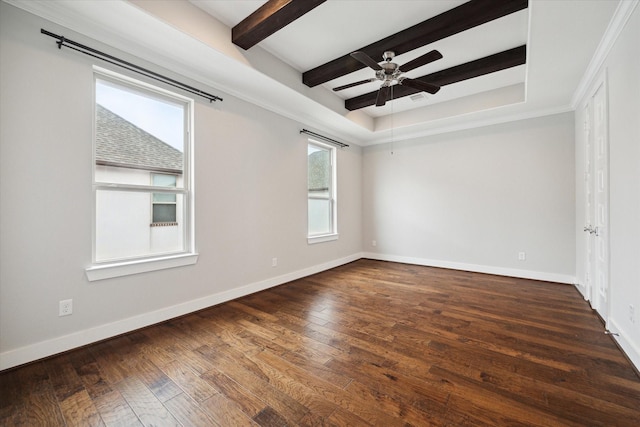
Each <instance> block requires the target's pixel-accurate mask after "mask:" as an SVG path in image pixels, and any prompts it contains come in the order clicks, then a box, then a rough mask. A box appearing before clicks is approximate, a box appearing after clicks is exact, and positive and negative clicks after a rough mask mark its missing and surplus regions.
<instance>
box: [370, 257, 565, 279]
mask: <svg viewBox="0 0 640 427" xmlns="http://www.w3.org/2000/svg"><path fill="white" fill-rule="evenodd" d="M362 257H363V258H370V259H375V260H379V261H391V262H401V263H404V264H415V265H424V266H426V267H438V268H448V269H451V270H461V271H471V272H474V273H484V274H494V275H497V276H507V277H517V278H520V279H531V280H541V281H545V282H556V283H565V284H571V285H574V284H575V283H576V278H575V277H574V276H571V275H568V274H557V273H547V272H544V271H532V270H520V269H515V268H504V267H495V266H490V265H479V264H467V263H464V262H455V261H444V260H434V259H426V258H415V257H408V256H401V255H389V254H377V253H372V252H365V253H364V254H363V255H362Z"/></svg>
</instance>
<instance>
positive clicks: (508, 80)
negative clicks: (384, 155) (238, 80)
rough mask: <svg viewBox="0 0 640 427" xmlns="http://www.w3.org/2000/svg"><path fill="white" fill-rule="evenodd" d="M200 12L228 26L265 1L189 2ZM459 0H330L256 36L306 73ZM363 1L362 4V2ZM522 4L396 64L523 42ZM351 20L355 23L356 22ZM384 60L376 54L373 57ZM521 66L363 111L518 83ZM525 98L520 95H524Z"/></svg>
mask: <svg viewBox="0 0 640 427" xmlns="http://www.w3.org/2000/svg"><path fill="white" fill-rule="evenodd" d="M190 2H191V3H193V4H195V5H196V6H198V7H199V8H201V9H202V10H204V11H205V12H207V13H209V14H210V15H212V16H213V17H215V18H217V19H219V20H220V21H221V22H223V23H224V24H225V25H227V26H229V27H230V28H231V27H233V26H235V25H237V24H238V23H239V22H240V21H242V20H243V19H244V18H246V17H247V16H249V15H250V14H251V13H252V12H253V11H255V10H256V9H257V8H259V7H260V6H261V5H262V4H264V3H266V1H253V0H247V1H234V2H231V1H219V0H190ZM463 3H465V1H464V0H429V1H415V0H410V1H406V0H404V1H403V0H391V1H387V0H377V1H367V2H363V1H362V0H328V1H327V2H325V3H323V4H321V5H320V6H318V7H316V8H315V9H313V10H312V11H311V12H309V13H307V14H306V15H304V16H302V17H301V18H299V19H297V20H296V21H294V22H293V23H291V24H289V25H287V26H286V27H284V28H283V29H281V30H280V31H278V32H276V33H275V34H273V35H271V36H270V37H268V38H266V39H265V40H263V41H262V42H260V46H261V47H262V48H264V49H265V50H266V51H268V52H269V53H271V54H273V55H274V56H276V57H277V58H279V59H281V60H282V61H284V62H285V63H287V64H288V65H290V66H292V67H293V68H295V69H296V70H297V71H299V72H300V73H302V72H304V71H308V70H310V69H312V68H315V67H317V66H319V65H322V64H324V63H326V62H329V61H331V60H333V59H335V58H338V57H341V56H342V55H345V54H348V53H350V52H353V51H355V50H358V49H360V48H362V47H364V46H367V45H369V44H371V43H373V42H375V41H378V40H380V39H382V38H384V37H386V36H390V35H392V34H395V33H397V32H399V31H402V30H404V29H406V28H408V27H411V26H413V25H415V24H418V23H420V22H422V21H425V20H426V19H429V18H431V17H434V16H436V15H439V14H441V13H443V12H446V11H447V10H450V9H452V8H454V7H456V6H459V5H461V4H463ZM365 4H366V7H363V5H365ZM528 19H529V13H528V10H526V9H525V10H522V11H519V12H516V13H513V14H511V15H507V16H505V17H503V18H500V19H497V20H495V21H492V22H489V23H486V24H484V25H481V26H478V27H475V28H473V29H471V30H468V31H465V32H463V33H459V34H456V35H454V36H451V37H447V38H446V39H443V40H440V41H438V42H436V43H432V44H430V45H427V46H423V47H421V48H418V49H415V50H413V51H411V52H407V53H405V54H403V55H398V56H396V57H395V58H394V62H396V63H397V64H400V65H402V64H403V63H406V62H408V61H410V60H412V59H414V58H417V57H418V56H420V55H422V54H425V53H427V52H429V51H431V50H433V49H436V50H438V51H439V52H440V53H442V54H443V56H444V58H442V59H441V60H439V61H436V62H433V63H431V64H428V65H426V66H422V67H419V68H416V69H414V70H412V71H410V72H408V73H406V74H405V76H406V77H410V78H416V77H420V76H423V75H426V74H429V73H432V72H436V71H439V70H443V69H446V68H449V67H453V66H456V65H459V64H464V63H466V62H469V61H473V60H475V59H480V58H483V57H485V56H489V55H492V54H495V53H499V52H502V51H505V50H507V49H511V48H514V47H518V46H521V45H526V44H527V33H528ZM354 22H359V24H358V25H354V24H353V23H354ZM374 59H375V60H377V61H379V62H382V58H374ZM525 68H526V67H525V66H519V67H515V68H514V69H512V70H508V71H504V72H501V73H496V74H497V75H494V76H490V77H485V78H477V79H474V81H473V82H461V83H457V84H452V85H448V86H445V87H444V88H443V89H442V91H441V92H438V93H437V94H436V95H428V94H426V93H425V94H423V95H424V96H423V97H420V98H419V99H420V102H415V101H412V100H411V99H410V98H408V97H405V98H400V99H397V100H396V101H394V102H390V103H389V104H388V105H386V106H385V107H384V108H381V107H376V106H371V107H366V108H365V109H363V110H362V111H364V112H365V113H366V114H368V115H369V116H371V117H380V116H384V115H388V114H392V113H398V112H401V111H406V110H409V109H415V108H420V107H424V106H426V105H431V104H434V103H438V102H443V101H448V100H451V99H454V98H461V97H464V96H468V95H472V94H476V93H480V92H487V91H491V90H493V89H498V88H501V87H505V86H511V85H514V84H516V83H524V81H525ZM371 77H374V72H373V71H372V70H371V69H362V70H359V71H356V72H354V73H351V74H349V75H347V76H343V77H340V78H338V79H335V80H332V81H330V82H328V83H325V84H324V85H323V86H324V87H325V88H327V89H329V90H331V89H333V88H334V87H338V86H341V85H345V84H348V83H352V82H355V81H360V80H365V79H368V78H371ZM379 86H380V83H379V82H373V83H369V84H365V85H361V86H357V87H354V88H350V89H346V90H344V91H340V92H337V93H336V96H339V97H340V98H341V99H347V98H352V97H355V96H358V95H362V94H364V93H368V92H372V91H374V90H377V89H378V87H379ZM523 96H524V94H523Z"/></svg>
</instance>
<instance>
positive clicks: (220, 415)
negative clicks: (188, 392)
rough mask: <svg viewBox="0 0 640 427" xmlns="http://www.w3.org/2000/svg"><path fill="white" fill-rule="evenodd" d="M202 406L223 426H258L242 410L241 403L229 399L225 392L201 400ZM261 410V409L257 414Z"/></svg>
mask: <svg viewBox="0 0 640 427" xmlns="http://www.w3.org/2000/svg"><path fill="white" fill-rule="evenodd" d="M200 407H201V408H202V409H203V410H204V411H205V412H206V413H207V414H208V415H209V417H211V418H212V419H213V420H214V421H215V422H216V423H218V424H219V425H221V426H223V427H227V426H229V427H235V426H238V427H240V426H258V424H257V423H256V422H255V421H253V420H252V419H251V417H249V416H248V415H247V414H246V413H245V412H243V411H242V409H241V408H240V405H238V404H237V403H236V402H234V401H232V400H229V399H228V398H227V397H226V396H225V395H224V394H216V395H214V396H211V397H210V398H209V399H207V400H205V401H204V402H200ZM263 409H264V408H263ZM259 412H260V411H258V412H257V413H256V414H255V415H257V414H258V413H259ZM255 415H254V416H255Z"/></svg>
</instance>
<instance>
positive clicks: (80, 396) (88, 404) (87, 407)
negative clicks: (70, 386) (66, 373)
mask: <svg viewBox="0 0 640 427" xmlns="http://www.w3.org/2000/svg"><path fill="white" fill-rule="evenodd" d="M60 410H61V411H62V416H63V417H64V419H65V420H66V422H67V424H71V425H85V426H104V422H103V421H102V417H100V413H99V412H98V409H97V408H96V406H95V404H94V402H93V400H92V399H91V397H90V396H89V393H87V391H86V390H81V391H79V392H77V393H74V394H72V395H71V396H67V397H66V398H65V399H64V400H62V401H60Z"/></svg>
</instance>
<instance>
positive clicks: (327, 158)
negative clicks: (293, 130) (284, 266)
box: [307, 141, 337, 243]
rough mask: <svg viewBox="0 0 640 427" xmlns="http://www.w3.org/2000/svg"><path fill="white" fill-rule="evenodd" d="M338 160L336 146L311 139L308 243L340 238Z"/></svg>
mask: <svg viewBox="0 0 640 427" xmlns="http://www.w3.org/2000/svg"><path fill="white" fill-rule="evenodd" d="M335 163H336V149H335V147H331V146H328V145H325V144H321V143H319V142H315V141H309V145H308V149H307V194H308V207H307V209H308V211H307V213H308V239H309V243H316V242H321V241H326V240H334V239H336V238H337V225H336V219H337V218H336V172H335Z"/></svg>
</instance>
